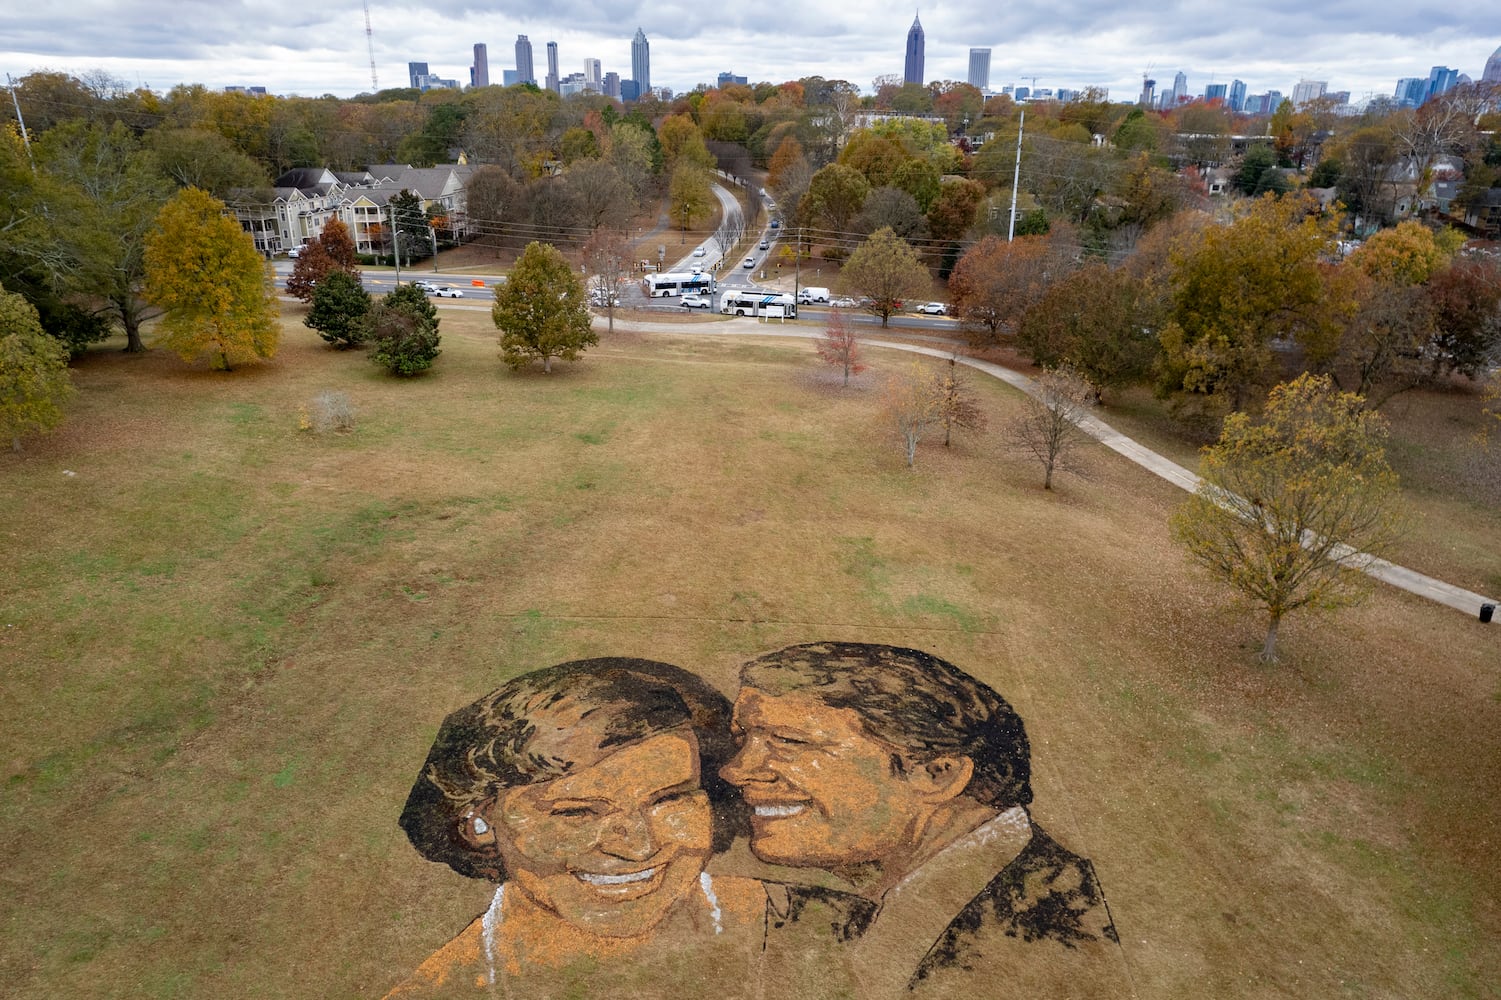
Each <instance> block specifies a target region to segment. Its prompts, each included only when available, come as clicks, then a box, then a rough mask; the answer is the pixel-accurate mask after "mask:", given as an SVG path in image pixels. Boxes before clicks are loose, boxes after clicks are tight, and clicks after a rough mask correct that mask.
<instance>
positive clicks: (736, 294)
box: [719, 290, 797, 319]
mask: <svg viewBox="0 0 1501 1000" xmlns="http://www.w3.org/2000/svg"><path fill="white" fill-rule="evenodd" d="M719 311H720V312H722V313H724V314H725V315H726V316H771V317H774V318H777V319H796V318H797V303H796V302H794V301H792V296H790V295H787V294H786V293H783V294H781V295H772V294H769V293H767V292H752V291H734V290H732V291H728V292H725V293H724V298H723V299H721V300H720V303H719Z"/></svg>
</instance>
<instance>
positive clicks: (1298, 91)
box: [1272, 80, 1329, 111]
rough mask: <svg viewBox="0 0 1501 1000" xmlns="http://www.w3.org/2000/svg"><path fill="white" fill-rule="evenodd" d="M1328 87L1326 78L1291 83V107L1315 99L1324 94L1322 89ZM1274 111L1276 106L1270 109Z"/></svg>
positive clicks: (1296, 106)
mask: <svg viewBox="0 0 1501 1000" xmlns="http://www.w3.org/2000/svg"><path fill="white" fill-rule="evenodd" d="M1328 87H1329V81H1328V80H1299V81H1298V82H1297V83H1295V84H1294V85H1293V107H1295V108H1301V107H1302V106H1303V105H1305V104H1308V103H1309V102H1310V101H1316V100H1318V99H1319V98H1320V97H1323V96H1324V91H1325V90H1327V89H1328ZM1272 110H1273V111H1276V110H1277V109H1276V108H1273V109H1272Z"/></svg>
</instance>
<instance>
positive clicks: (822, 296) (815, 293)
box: [797, 285, 829, 306]
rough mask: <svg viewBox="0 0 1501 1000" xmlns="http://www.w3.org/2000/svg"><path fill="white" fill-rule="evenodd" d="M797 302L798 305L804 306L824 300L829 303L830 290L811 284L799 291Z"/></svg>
mask: <svg viewBox="0 0 1501 1000" xmlns="http://www.w3.org/2000/svg"><path fill="white" fill-rule="evenodd" d="M797 302H798V305H804V306H807V305H812V304H813V303H815V302H822V303H824V304H825V305H827V304H828V302H829V290H828V289H827V288H815V287H813V286H812V285H809V286H808V287H807V288H804V289H803V290H802V291H800V292H798V293H797Z"/></svg>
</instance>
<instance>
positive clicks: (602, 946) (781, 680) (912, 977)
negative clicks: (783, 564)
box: [388, 642, 1130, 998]
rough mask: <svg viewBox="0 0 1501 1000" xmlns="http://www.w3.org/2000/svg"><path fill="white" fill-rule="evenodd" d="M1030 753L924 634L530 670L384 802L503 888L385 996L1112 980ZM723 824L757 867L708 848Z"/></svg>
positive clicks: (1098, 983)
mask: <svg viewBox="0 0 1501 1000" xmlns="http://www.w3.org/2000/svg"><path fill="white" fill-rule="evenodd" d="M731 699H733V700H731ZM1030 774H1031V750H1030V747H1029V744H1028V740H1027V735H1026V730H1025V726H1024V725H1023V722H1022V720H1021V718H1020V717H1019V716H1018V715H1017V714H1016V712H1015V711H1014V710H1013V709H1012V707H1011V706H1010V705H1009V704H1008V703H1007V701H1006V700H1005V699H1004V698H1003V697H1002V696H1001V695H999V694H998V693H997V692H995V691H994V690H992V689H991V688H989V687H988V686H987V685H985V684H983V683H981V682H980V681H978V680H976V679H975V678H973V677H971V676H970V675H969V674H967V673H965V672H964V671H962V670H960V669H959V668H958V667H956V666H954V665H953V664H950V663H948V662H947V661H945V660H942V659H939V658H938V657H935V656H932V655H930V654H928V653H925V652H922V651H920V650H915V649H905V648H900V647H895V646H885V645H875V644H868V643H851V642H826V643H810V644H801V645H794V646H789V647H786V648H783V649H780V650H777V651H775V652H772V653H768V654H765V655H762V656H758V657H754V658H751V659H749V660H748V661H746V662H745V664H744V665H743V667H742V669H741V672H740V688H739V690H738V691H735V692H725V693H721V692H719V691H716V690H715V689H714V688H713V687H712V686H711V685H709V684H708V683H707V682H705V681H704V680H702V679H701V678H699V677H697V676H695V675H694V674H693V673H692V672H691V671H690V670H687V669H685V668H682V667H678V666H674V665H670V664H666V663H658V662H653V661H649V660H639V659H626V658H614V657H604V658H597V659H589V660H578V661H572V662H568V663H562V664H558V665H556V666H552V667H546V668H542V669H538V670H534V671H531V672H529V673H525V674H522V675H520V676H518V677H516V678H514V679H513V680H511V681H510V682H508V683H506V684H505V685H503V686H502V687H501V688H499V689H497V690H496V691H494V692H492V693H490V694H488V695H486V696H484V697H483V698H480V699H479V700H478V701H476V702H474V703H472V704H470V705H468V706H465V707H463V708H460V709H458V710H456V711H454V712H452V713H451V714H450V715H449V716H448V717H447V719H445V720H444V722H443V724H442V726H441V728H440V729H439V731H438V735H437V738H436V740H435V741H434V743H433V746H432V749H431V750H430V752H429V754H428V757H427V760H426V761H425V762H424V764H423V766H422V768H421V770H420V771H419V773H418V775H417V778H416V781H415V782H414V784H413V786H412V789H411V792H410V795H409V796H408V799H407V803H406V806H405V808H404V809H403V810H402V811H401V815H400V826H401V828H402V829H403V830H404V831H405V832H406V835H407V837H408V839H409V840H410V842H411V844H412V846H413V847H415V848H416V849H417V850H418V851H419V852H420V853H421V854H422V855H423V856H424V857H426V858H427V859H428V860H430V861H434V862H437V863H440V864H443V865H446V866H448V867H449V868H451V869H452V870H454V871H456V872H458V873H459V874H461V875H464V876H466V877H469V878H474V879H481V880H484V881H486V882H488V883H491V884H493V885H494V887H495V888H494V893H493V897H492V901H491V903H490V905H489V907H488V908H487V909H486V910H485V912H483V913H482V914H479V915H478V916H474V915H472V914H456V915H455V924H456V926H458V925H462V924H464V923H465V921H468V922H467V926H464V927H463V929H462V930H461V931H459V932H458V933H457V935H456V936H455V937H454V938H453V939H452V940H451V941H450V942H449V943H448V944H446V945H444V946H443V947H442V948H440V949H439V950H438V951H437V952H436V953H434V954H433V955H432V956H431V957H430V958H428V959H427V960H426V961H425V962H423V963H422V964H421V965H420V966H419V967H418V968H417V969H416V970H414V972H413V973H412V974H411V976H410V977H409V978H408V979H406V980H405V981H404V982H402V983H400V984H397V985H396V986H395V987H394V988H393V989H392V990H391V992H390V993H389V994H388V995H389V996H391V997H400V998H410V997H435V996H518V997H519V996H528V997H532V996H560V997H561V996H615V995H630V996H673V995H681V994H682V992H684V991H690V992H696V991H701V990H702V988H703V985H704V984H705V982H713V983H714V984H716V987H717V992H718V993H719V994H720V995H723V996H731V997H740V996H744V997H759V996H849V997H903V996H946V997H967V996H981V995H991V994H990V993H989V992H988V985H987V984H994V983H996V982H998V981H1000V980H999V979H998V978H997V977H1003V978H1004V980H1005V981H1006V982H1008V983H1010V984H1013V985H1014V986H1015V987H1016V989H1017V990H1019V992H1018V993H1017V995H1025V996H1028V997H1054V996H1056V997H1084V996H1088V997H1096V996H1097V997H1120V996H1129V995H1130V988H1129V986H1128V985H1127V981H1126V979H1125V974H1124V963H1123V960H1122V957H1121V955H1120V950H1119V946H1118V936H1117V931H1116V929H1115V927H1114V924H1113V922H1112V919H1111V915H1110V911H1109V908H1108V905H1107V903H1106V898H1105V894H1104V890H1103V888H1102V885H1101V881H1100V878H1099V875H1098V874H1097V873H1096V871H1095V869H1094V867H1093V865H1092V864H1091V863H1090V862H1089V860H1088V859H1087V858H1084V857H1082V856H1080V855H1078V854H1076V853H1074V852H1072V851H1070V850H1069V849H1068V848H1067V847H1065V846H1063V845H1062V844H1060V843H1058V842H1057V841H1055V840H1054V839H1053V838H1052V837H1050V836H1049V835H1048V834H1047V833H1046V832H1045V831H1044V830H1043V829H1042V828H1041V827H1040V826H1038V825H1037V824H1036V823H1035V822H1033V821H1032V819H1031V817H1030V814H1029V811H1028V806H1029V804H1030V803H1031V801H1032V790H1031V784H1030ZM737 842H739V843H738V845H737ZM737 846H738V847H739V848H740V853H741V854H742V855H746V854H748V856H749V858H750V859H751V862H750V864H751V868H750V869H749V873H747V871H746V869H745V868H744V866H743V865H742V866H741V867H740V870H739V871H737V872H735V873H729V872H724V871H717V870H716V869H717V867H718V866H717V864H716V862H717V860H719V859H721V858H723V857H724V856H725V855H726V854H727V852H730V851H732V849H734V848H736V847H737ZM757 863H759V864H760V866H761V870H760V871H759V872H758V871H757V870H756V868H755V865H756V864H757Z"/></svg>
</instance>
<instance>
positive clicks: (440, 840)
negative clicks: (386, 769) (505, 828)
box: [400, 657, 747, 882]
mask: <svg viewBox="0 0 1501 1000" xmlns="http://www.w3.org/2000/svg"><path fill="white" fill-rule="evenodd" d="M674 730H683V731H688V732H692V733H693V735H694V736H695V737H696V738H697V742H698V755H699V771H700V782H701V784H702V786H703V789H704V791H705V792H706V793H708V796H709V802H710V805H711V807H712V809H713V813H714V850H715V852H716V853H717V852H720V851H724V850H726V849H728V847H729V845H730V843H731V842H732V841H733V840H734V838H735V836H736V834H738V833H741V832H744V830H745V827H746V824H747V817H746V815H745V806H744V802H743V801H742V800H741V798H740V794H739V792H738V790H736V789H735V787H734V786H732V785H730V784H729V783H728V782H726V781H724V779H722V778H721V777H720V776H719V769H720V768H721V767H723V766H724V765H725V764H726V763H727V762H728V761H729V759H730V758H731V757H733V756H734V754H735V741H734V737H733V736H732V735H731V733H730V703H729V701H728V700H727V699H726V698H725V697H724V695H722V694H720V693H719V692H718V691H716V690H715V689H714V688H712V687H710V686H709V685H708V684H707V683H706V682H705V681H703V680H702V679H701V678H699V677H696V676H694V675H693V674H690V673H689V672H688V671H686V670H683V669H682V668H680V667H675V666H673V665H672V664H669V663H658V662H656V661H653V660H636V659H627V658H624V657H600V658H597V659H592V660H574V661H572V662H569V663H560V664H558V665H557V666H555V667H547V668H544V669H542V670H534V671H532V672H531V673H527V674H522V675H521V676H520V677H517V678H515V679H514V680H512V681H510V682H509V683H507V684H506V685H505V686H503V687H501V688H499V689H498V690H495V691H492V692H490V693H489V694H487V695H485V696H484V697H483V698H481V699H479V700H478V701H476V702H474V703H473V704H470V705H466V706H464V707H463V708H461V709H458V710H457V711H455V712H453V713H452V714H450V715H449V716H448V717H447V718H446V719H444V720H443V725H442V727H441V728H439V730H438V736H437V738H436V739H435V740H433V746H432V749H431V750H429V751H428V755H427V761H426V762H425V763H424V764H423V765H422V770H421V771H420V772H419V773H418V775H417V780H416V782H415V783H414V784H413V785H412V791H411V793H410V795H408V796H407V803H406V807H405V808H404V809H403V810H402V813H401V819H400V823H401V828H402V829H403V830H405V831H406V834H407V839H409V840H410V841H411V842H412V846H413V847H415V848H416V849H417V851H418V853H420V854H421V855H422V856H423V857H425V858H427V859H428V860H429V861H437V862H439V863H442V864H446V865H448V866H449V867H450V868H452V869H453V870H454V871H456V872H458V873H459V874H461V875H467V876H469V877H470V878H483V879H490V880H492V881H496V882H500V881H504V879H505V877H506V872H505V871H504V869H503V866H502V865H501V861H500V858H499V856H498V855H495V854H493V853H482V852H478V851H475V850H472V849H470V848H469V847H467V846H466V845H465V843H464V840H463V838H462V837H461V836H460V834H459V829H460V826H461V824H462V823H463V821H464V816H465V814H466V813H467V812H469V811H471V810H473V809H474V808H475V807H476V806H478V805H479V804H480V803H482V802H484V801H485V800H486V799H488V798H491V797H493V796H495V795H497V794H499V793H501V792H503V791H504V790H505V789H507V788H515V787H518V786H521V785H534V784H538V783H540V782H544V781H551V780H553V779H554V778H560V777H562V776H563V775H565V774H568V773H569V772H570V771H573V770H574V769H576V768H578V767H582V766H588V765H590V764H592V763H594V760H584V761H579V760H568V759H564V758H562V757H560V756H558V750H557V748H556V747H555V746H553V745H552V744H551V743H550V741H549V740H548V734H549V733H559V732H564V731H586V732H587V733H589V734H590V735H591V736H592V738H593V740H594V741H595V743H596V745H597V749H598V750H599V751H601V752H600V754H599V757H596V758H595V759H596V760H597V759H600V758H602V757H604V756H606V755H608V753H610V752H613V751H614V750H615V749H617V748H619V747H623V746H626V745H628V744H631V743H637V742H640V741H641V740H645V739H649V738H650V737H652V736H656V735H659V734H661V733H666V732H672V731H674Z"/></svg>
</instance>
